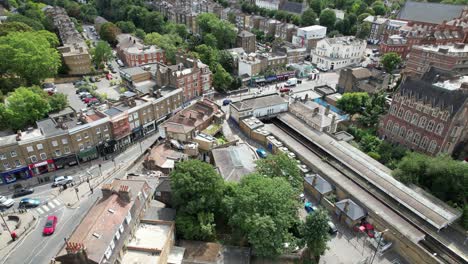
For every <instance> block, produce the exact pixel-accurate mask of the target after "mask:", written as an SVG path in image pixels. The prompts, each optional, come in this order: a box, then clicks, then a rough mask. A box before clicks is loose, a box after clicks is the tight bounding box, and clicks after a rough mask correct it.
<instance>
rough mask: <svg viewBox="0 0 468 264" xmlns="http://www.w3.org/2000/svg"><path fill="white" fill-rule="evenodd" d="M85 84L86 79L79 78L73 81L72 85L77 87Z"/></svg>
mask: <svg viewBox="0 0 468 264" xmlns="http://www.w3.org/2000/svg"><path fill="white" fill-rule="evenodd" d="M86 84H88V83H87V82H86V81H83V80H79V81H76V82H74V83H73V85H74V86H75V87H79V86H82V85H86Z"/></svg>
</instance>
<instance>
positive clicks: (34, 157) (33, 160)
mask: <svg viewBox="0 0 468 264" xmlns="http://www.w3.org/2000/svg"><path fill="white" fill-rule="evenodd" d="M29 158H30V159H31V162H32V163H35V162H37V158H36V155H32V156H31V157H29Z"/></svg>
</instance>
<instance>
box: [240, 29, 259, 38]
mask: <svg viewBox="0 0 468 264" xmlns="http://www.w3.org/2000/svg"><path fill="white" fill-rule="evenodd" d="M237 36H240V37H252V36H255V35H254V34H252V33H250V32H249V31H247V30H242V31H241V32H240V33H239V34H238V35H237Z"/></svg>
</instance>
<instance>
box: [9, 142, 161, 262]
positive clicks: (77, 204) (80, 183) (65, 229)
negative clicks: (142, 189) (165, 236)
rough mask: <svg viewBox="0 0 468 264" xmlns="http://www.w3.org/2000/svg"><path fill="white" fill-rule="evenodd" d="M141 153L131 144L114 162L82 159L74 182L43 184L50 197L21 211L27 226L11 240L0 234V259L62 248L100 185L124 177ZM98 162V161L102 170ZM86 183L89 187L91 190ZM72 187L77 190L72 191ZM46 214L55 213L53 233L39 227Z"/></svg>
mask: <svg viewBox="0 0 468 264" xmlns="http://www.w3.org/2000/svg"><path fill="white" fill-rule="evenodd" d="M158 137H159V134H158V133H155V134H153V135H151V136H149V137H148V138H146V139H145V140H143V141H142V144H141V145H142V148H141V149H143V150H144V149H147V148H149V147H150V146H151V145H152V144H153V143H154V142H155V141H156V140H157V138H158ZM141 155H142V152H141V150H140V146H139V144H134V145H132V146H130V147H129V148H127V149H126V150H125V151H124V152H122V153H121V154H120V155H118V156H116V157H115V163H114V162H112V161H110V160H105V161H104V160H95V161H94V162H93V165H91V164H90V163H85V164H87V165H88V166H84V165H85V164H83V167H82V171H81V172H79V173H77V174H75V175H72V176H73V177H74V186H72V187H69V188H67V189H66V190H64V191H61V192H60V191H59V189H58V188H50V186H49V185H47V186H45V187H44V188H46V187H47V188H48V191H47V190H44V191H43V192H44V193H41V194H40V195H43V196H46V195H47V196H50V198H49V199H47V200H45V201H44V203H42V204H41V205H40V206H38V207H36V208H33V209H29V210H28V211H27V212H26V213H24V217H29V218H25V220H24V221H22V226H25V225H29V226H30V228H29V230H28V231H27V232H25V233H23V234H21V235H20V236H19V239H18V240H17V241H15V242H9V241H10V240H11V239H10V240H8V239H7V237H5V238H3V236H2V237H0V263H1V264H3V263H11V264H19V263H26V264H32V263H49V262H50V261H51V259H52V258H53V257H54V256H55V255H56V254H57V253H58V251H59V250H60V249H61V248H62V246H63V243H64V242H63V241H64V239H66V238H67V237H69V236H70V235H71V234H72V232H73V230H74V229H75V228H76V226H77V225H78V224H79V223H80V222H81V220H82V218H83V217H84V216H85V215H86V213H87V212H88V210H89V209H90V208H91V207H92V206H93V204H94V203H95V202H96V201H97V200H99V199H100V198H101V197H102V193H101V191H100V190H99V187H100V185H101V184H103V183H108V182H111V181H112V180H113V179H114V178H123V177H125V174H126V170H127V169H128V168H130V167H132V166H133V165H134V164H135V161H137V160H138V159H139V158H140V157H141ZM99 164H101V170H102V174H101V171H100V170H99V166H98V165H99ZM63 171H64V170H62V172H63ZM88 177H89V178H90V183H89V184H88V183H87V181H86V180H87V179H88ZM90 186H91V187H92V188H93V191H92V192H91V189H90ZM75 187H76V188H77V189H78V192H76V191H75ZM38 188H42V187H35V189H36V190H37V189H38ZM35 194H36V192H35ZM31 196H34V194H33V195H31ZM9 213H10V214H11V213H12V212H9ZM48 215H55V216H57V218H58V224H57V229H56V231H55V233H54V234H53V235H51V236H43V235H42V227H43V226H44V225H45V221H46V218H47V216H48ZM20 216H21V214H20ZM21 217H23V216H21ZM34 219H36V220H34ZM5 233H7V232H5Z"/></svg>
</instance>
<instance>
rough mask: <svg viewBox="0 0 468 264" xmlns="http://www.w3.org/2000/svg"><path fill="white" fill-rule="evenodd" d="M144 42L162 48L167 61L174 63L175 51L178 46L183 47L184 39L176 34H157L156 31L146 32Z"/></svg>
mask: <svg viewBox="0 0 468 264" xmlns="http://www.w3.org/2000/svg"><path fill="white" fill-rule="evenodd" d="M145 43H146V44H148V45H156V46H158V47H161V48H162V49H164V51H165V54H166V59H167V61H169V62H171V63H172V64H175V62H176V53H177V49H178V48H183V49H185V47H184V40H183V39H182V38H181V37H180V36H179V35H177V34H163V35H161V34H159V33H156V32H153V33H150V34H147V35H146V37H145Z"/></svg>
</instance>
